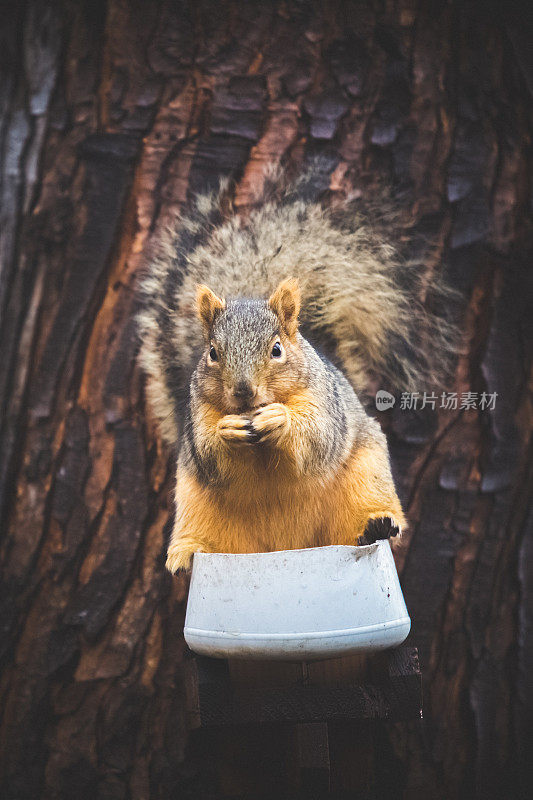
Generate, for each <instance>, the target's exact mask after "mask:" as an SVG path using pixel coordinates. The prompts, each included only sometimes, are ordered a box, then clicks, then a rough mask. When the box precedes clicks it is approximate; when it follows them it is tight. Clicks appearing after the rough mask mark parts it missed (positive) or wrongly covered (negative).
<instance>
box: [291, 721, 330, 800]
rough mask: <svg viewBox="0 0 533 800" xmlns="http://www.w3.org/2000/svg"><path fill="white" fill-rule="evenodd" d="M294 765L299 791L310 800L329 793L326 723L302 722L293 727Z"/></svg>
mask: <svg viewBox="0 0 533 800" xmlns="http://www.w3.org/2000/svg"><path fill="white" fill-rule="evenodd" d="M294 740H295V745H296V747H295V750H296V764H297V767H298V772H299V776H298V778H299V781H298V782H299V787H298V788H299V790H300V792H301V794H302V795H303V796H305V797H306V798H308V799H309V800H311V798H314V797H323V796H324V794H325V793H327V792H329V778H330V763H329V738H328V725H327V723H326V722H304V723H300V724H298V725H296V726H295V729H294Z"/></svg>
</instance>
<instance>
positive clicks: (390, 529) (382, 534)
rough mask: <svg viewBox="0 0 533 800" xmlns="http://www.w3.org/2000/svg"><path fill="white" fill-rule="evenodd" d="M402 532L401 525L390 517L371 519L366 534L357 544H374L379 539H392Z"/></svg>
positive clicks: (368, 521)
mask: <svg viewBox="0 0 533 800" xmlns="http://www.w3.org/2000/svg"><path fill="white" fill-rule="evenodd" d="M401 532H402V529H401V525H400V524H399V523H398V522H397V521H396V520H395V519H394V517H390V516H385V515H384V516H377V517H370V518H369V519H368V520H367V523H366V527H365V532H364V533H363V535H362V536H360V537H359V539H358V540H357V544H374V542H377V541H378V540H379V539H390V538H391V536H398V534H399V533H401Z"/></svg>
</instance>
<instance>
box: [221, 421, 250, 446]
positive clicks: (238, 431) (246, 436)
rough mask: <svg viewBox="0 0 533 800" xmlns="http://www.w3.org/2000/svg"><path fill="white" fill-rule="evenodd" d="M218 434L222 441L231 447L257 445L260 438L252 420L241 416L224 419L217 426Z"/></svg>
mask: <svg viewBox="0 0 533 800" xmlns="http://www.w3.org/2000/svg"><path fill="white" fill-rule="evenodd" d="M217 433H218V435H219V436H220V438H221V439H222V441H224V442H226V443H227V444H230V445H235V444H255V443H256V442H257V441H258V438H259V437H258V435H257V433H256V432H255V431H254V429H253V427H252V423H251V421H250V419H249V418H248V417H242V416H240V415H239V414H226V416H225V417H222V419H220V420H219V421H218V424H217Z"/></svg>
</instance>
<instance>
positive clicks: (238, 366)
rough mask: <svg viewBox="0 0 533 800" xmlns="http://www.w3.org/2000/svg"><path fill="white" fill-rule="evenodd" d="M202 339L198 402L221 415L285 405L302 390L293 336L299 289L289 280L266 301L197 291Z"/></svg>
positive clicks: (295, 335)
mask: <svg viewBox="0 0 533 800" xmlns="http://www.w3.org/2000/svg"><path fill="white" fill-rule="evenodd" d="M197 309H198V316H199V317H200V321H201V323H202V327H203V330H204V337H205V352H204V353H203V355H202V358H201V360H200V365H199V373H200V375H201V382H200V383H201V391H202V395H203V397H204V398H205V399H206V400H208V401H209V402H210V403H212V404H213V405H214V406H215V407H216V408H219V409H220V410H221V411H223V412H225V413H238V412H241V413H245V412H246V411H251V410H253V409H256V408H259V407H260V406H263V405H266V404H268V403H273V402H284V401H285V400H286V399H288V398H289V397H290V396H291V395H293V394H294V393H295V391H297V390H298V388H300V387H301V386H302V385H303V380H304V375H305V364H304V359H303V353H302V350H301V347H300V344H299V341H298V340H299V336H298V313H299V311H300V289H299V286H298V282H297V281H296V280H294V279H293V278H289V279H287V280H285V281H283V282H282V283H280V284H279V286H278V287H277V289H276V290H275V291H274V292H273V294H272V295H271V296H270V298H269V299H268V300H250V299H246V298H242V299H237V300H228V301H227V302H226V300H221V299H220V298H219V297H217V296H216V295H215V294H214V293H213V292H212V291H211V289H209V288H208V287H207V286H198V289H197Z"/></svg>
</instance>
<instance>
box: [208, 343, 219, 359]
mask: <svg viewBox="0 0 533 800" xmlns="http://www.w3.org/2000/svg"><path fill="white" fill-rule="evenodd" d="M209 358H210V359H211V361H218V353H217V351H216V349H215V348H214V347H213V345H211V349H210V350H209Z"/></svg>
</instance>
